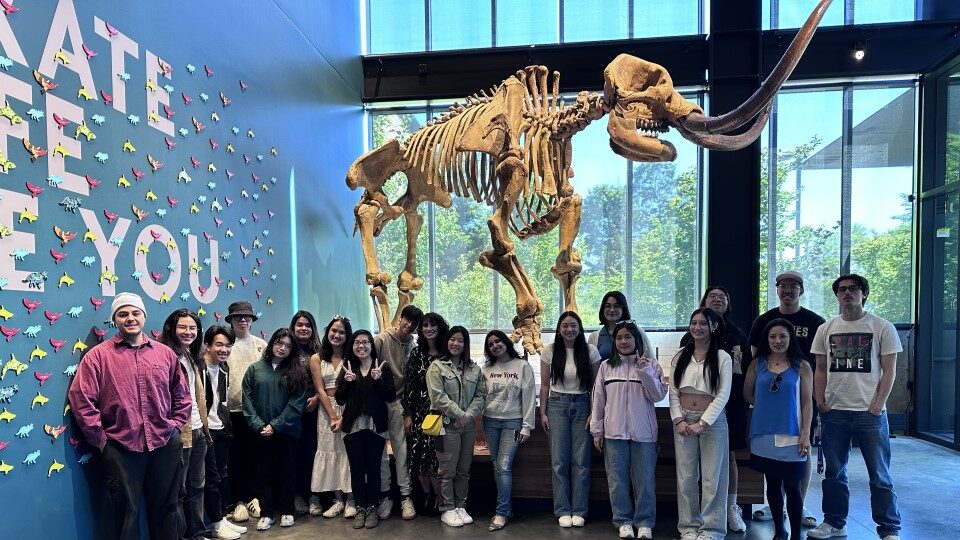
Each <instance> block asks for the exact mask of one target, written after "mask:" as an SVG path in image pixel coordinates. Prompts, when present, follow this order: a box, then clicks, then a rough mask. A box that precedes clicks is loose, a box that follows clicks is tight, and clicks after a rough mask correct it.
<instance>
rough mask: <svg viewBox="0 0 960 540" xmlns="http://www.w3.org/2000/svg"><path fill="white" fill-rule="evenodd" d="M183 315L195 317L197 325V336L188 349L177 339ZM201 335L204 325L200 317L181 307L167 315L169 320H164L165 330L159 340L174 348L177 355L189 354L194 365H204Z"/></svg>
mask: <svg viewBox="0 0 960 540" xmlns="http://www.w3.org/2000/svg"><path fill="white" fill-rule="evenodd" d="M181 317H190V318H191V319H193V322H194V324H196V325H197V337H196V339H194V340H193V343H191V344H190V347H189V348H187V349H184V347H183V344H182V343H180V340H179V339H177V322H178V321H179V320H180V318H181ZM201 336H203V325H201V324H200V317H198V316H197V314H196V313H194V312H192V311H190V310H189V309H187V308H180V309H178V310H176V311H174V312H173V313H171V314H170V315H169V316H167V320H165V321H163V331H161V332H160V339H159V340H158V341H159V342H160V343H163V344H164V345H166V346H167V347H170V348H171V349H173V350H174V352H176V353H177V356H189V357H190V361H191V362H193V365H195V366H202V364H201V363H200V346H201V345H203V341H202V340H201Z"/></svg>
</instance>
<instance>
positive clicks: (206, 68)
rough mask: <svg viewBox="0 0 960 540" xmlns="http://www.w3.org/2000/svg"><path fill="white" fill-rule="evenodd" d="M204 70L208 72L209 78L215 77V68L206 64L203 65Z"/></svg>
mask: <svg viewBox="0 0 960 540" xmlns="http://www.w3.org/2000/svg"><path fill="white" fill-rule="evenodd" d="M203 70H204V71H206V72H207V77H213V68H211V67H210V66H208V65H206V64H204V65H203Z"/></svg>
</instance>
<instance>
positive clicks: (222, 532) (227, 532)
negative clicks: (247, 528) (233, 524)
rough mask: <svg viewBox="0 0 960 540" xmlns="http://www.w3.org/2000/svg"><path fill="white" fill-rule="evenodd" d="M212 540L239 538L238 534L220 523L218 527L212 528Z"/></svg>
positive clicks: (235, 539) (234, 539)
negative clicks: (213, 539) (214, 539)
mask: <svg viewBox="0 0 960 540" xmlns="http://www.w3.org/2000/svg"><path fill="white" fill-rule="evenodd" d="M213 538H216V539H217V540H237V539H238V538H240V533H238V532H237V531H235V530H233V529H231V528H230V527H227V526H226V525H224V524H223V522H222V521H221V522H220V523H219V524H218V525H216V526H215V527H214V528H213Z"/></svg>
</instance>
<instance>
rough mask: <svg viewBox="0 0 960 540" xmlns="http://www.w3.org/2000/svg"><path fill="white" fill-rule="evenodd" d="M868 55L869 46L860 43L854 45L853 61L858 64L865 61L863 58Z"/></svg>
mask: <svg viewBox="0 0 960 540" xmlns="http://www.w3.org/2000/svg"><path fill="white" fill-rule="evenodd" d="M866 55H867V44H866V43H864V42H862V41H858V42H856V43H855V44H854V45H853V59H854V60H856V61H857V62H859V61H861V60H863V57H864V56H866Z"/></svg>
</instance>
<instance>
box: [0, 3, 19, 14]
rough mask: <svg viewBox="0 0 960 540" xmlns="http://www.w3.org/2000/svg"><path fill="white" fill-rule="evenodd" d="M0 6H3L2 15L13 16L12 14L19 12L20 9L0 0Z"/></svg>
mask: <svg viewBox="0 0 960 540" xmlns="http://www.w3.org/2000/svg"><path fill="white" fill-rule="evenodd" d="M0 6H3V14H4V15H13V14H14V13H16V12H18V11H20V8H18V7H17V6H15V5H13V4H12V3H10V2H9V1H7V0H0Z"/></svg>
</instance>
